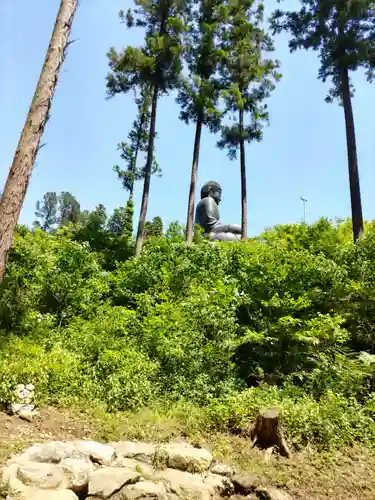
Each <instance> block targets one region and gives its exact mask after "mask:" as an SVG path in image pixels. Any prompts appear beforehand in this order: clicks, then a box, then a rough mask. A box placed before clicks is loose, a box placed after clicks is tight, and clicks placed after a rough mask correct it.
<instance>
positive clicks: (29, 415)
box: [18, 409, 38, 422]
mask: <svg viewBox="0 0 375 500" xmlns="http://www.w3.org/2000/svg"><path fill="white" fill-rule="evenodd" d="M37 415H38V412H36V411H35V410H34V411H33V410H31V411H29V410H23V409H21V410H20V411H19V412H18V416H19V417H20V418H22V420H26V421H27V422H32V421H33V420H34V418H35V417H36V416H37Z"/></svg>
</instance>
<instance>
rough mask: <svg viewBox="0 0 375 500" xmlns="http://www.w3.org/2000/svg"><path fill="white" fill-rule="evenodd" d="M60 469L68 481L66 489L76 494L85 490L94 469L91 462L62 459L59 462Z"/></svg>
mask: <svg viewBox="0 0 375 500" xmlns="http://www.w3.org/2000/svg"><path fill="white" fill-rule="evenodd" d="M60 467H61V469H62V471H63V473H64V475H65V477H66V478H67V480H68V485H67V487H68V488H69V489H70V490H73V491H74V492H76V493H80V492H82V491H84V490H85V489H86V488H87V486H88V484H89V481H90V478H91V475H92V474H93V473H94V471H95V467H94V465H93V464H92V463H91V462H89V461H86V460H77V459H75V458H64V460H62V461H61V462H60Z"/></svg>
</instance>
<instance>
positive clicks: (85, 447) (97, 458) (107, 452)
mask: <svg viewBox="0 0 375 500" xmlns="http://www.w3.org/2000/svg"><path fill="white" fill-rule="evenodd" d="M74 445H75V447H76V449H77V450H78V451H80V452H81V453H84V454H85V455H86V456H88V457H89V458H90V459H91V460H92V461H93V462H96V463H98V464H101V465H110V464H111V463H112V462H113V461H114V460H115V459H116V458H117V453H116V450H115V449H114V448H113V447H112V446H109V445H107V444H102V443H97V442H95V441H75V442H74Z"/></svg>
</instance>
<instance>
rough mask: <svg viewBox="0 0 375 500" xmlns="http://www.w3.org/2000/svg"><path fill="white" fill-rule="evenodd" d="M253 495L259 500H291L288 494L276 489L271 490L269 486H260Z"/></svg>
mask: <svg viewBox="0 0 375 500" xmlns="http://www.w3.org/2000/svg"><path fill="white" fill-rule="evenodd" d="M255 493H256V496H257V497H258V498H259V500H292V497H291V496H290V495H288V493H286V492H285V491H282V490H279V489H277V488H272V487H271V486H269V487H264V486H260V487H259V488H257V490H256V492H255Z"/></svg>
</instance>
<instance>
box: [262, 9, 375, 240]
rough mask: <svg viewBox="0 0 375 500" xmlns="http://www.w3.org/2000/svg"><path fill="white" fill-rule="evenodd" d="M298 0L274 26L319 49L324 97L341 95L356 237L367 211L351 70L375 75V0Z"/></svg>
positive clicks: (300, 44)
mask: <svg viewBox="0 0 375 500" xmlns="http://www.w3.org/2000/svg"><path fill="white" fill-rule="evenodd" d="M300 4H301V8H300V10H297V11H281V10H277V11H276V12H275V13H274V14H273V16H272V19H271V21H272V27H273V30H274V32H275V33H279V32H281V31H287V32H288V33H290V35H291V40H290V42H289V47H290V50H291V52H293V51H295V50H297V49H313V50H316V51H318V52H319V58H320V69H319V73H318V78H320V79H321V80H323V81H326V80H327V79H330V80H331V82H332V88H331V89H330V91H329V93H328V95H327V98H326V101H327V102H332V101H333V100H337V99H338V100H339V102H340V103H342V105H343V107H344V117H345V127H346V143H347V154H348V169H349V184H350V198H351V207H352V222H353V237H354V241H357V240H358V238H359V237H360V236H361V234H362V233H363V215H362V202H361V190H360V182H359V171H358V157H357V143H356V136H355V126H354V116H353V109H352V102H351V99H352V95H353V92H354V87H353V85H352V84H351V82H350V72H352V71H355V70H357V69H358V68H364V69H365V71H366V77H367V79H368V80H369V81H371V80H372V78H373V76H374V67H375V4H374V2H373V1H371V0H350V1H348V0H300Z"/></svg>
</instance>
